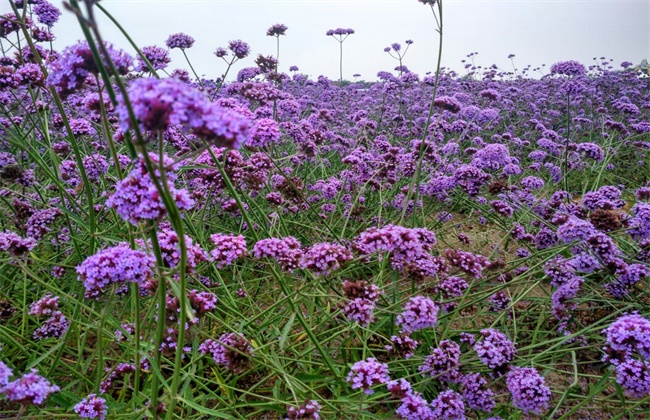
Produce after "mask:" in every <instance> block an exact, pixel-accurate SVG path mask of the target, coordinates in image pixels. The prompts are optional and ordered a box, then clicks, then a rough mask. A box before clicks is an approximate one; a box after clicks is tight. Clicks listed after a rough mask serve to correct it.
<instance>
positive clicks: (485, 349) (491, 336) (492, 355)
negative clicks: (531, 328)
mask: <svg viewBox="0 0 650 420" xmlns="http://www.w3.org/2000/svg"><path fill="white" fill-rule="evenodd" d="M481 335H482V336H483V338H482V339H481V340H479V341H477V342H476V344H474V350H476V353H478V357H479V359H481V361H482V362H483V364H485V365H486V366H487V367H489V368H492V369H499V368H501V367H503V366H504V365H505V364H506V363H508V362H510V361H512V360H513V359H514V358H515V354H516V353H517V349H516V348H515V346H514V344H512V342H511V341H510V340H509V339H508V337H506V335H505V334H504V333H502V332H500V331H497V330H495V329H493V328H488V329H485V330H481Z"/></svg>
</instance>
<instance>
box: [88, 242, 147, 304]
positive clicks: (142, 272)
mask: <svg viewBox="0 0 650 420" xmlns="http://www.w3.org/2000/svg"><path fill="white" fill-rule="evenodd" d="M154 264H155V260H154V257H153V256H152V255H151V254H148V253H146V252H143V251H137V250H134V249H131V248H129V244H127V243H121V244H119V245H117V246H114V247H111V248H106V249H104V250H102V251H99V252H98V253H96V254H95V255H92V256H90V257H88V258H86V260H84V262H82V263H81V264H80V265H78V266H77V274H79V276H78V280H79V281H82V282H83V283H84V286H85V287H86V295H85V296H86V297H96V296H98V295H99V294H100V293H101V292H103V291H104V289H105V288H106V287H107V286H108V285H109V284H111V283H118V284H119V283H124V282H132V283H137V284H138V285H142V284H144V283H145V282H146V281H147V280H149V279H150V278H151V277H152V276H153V271H152V268H153V267H154Z"/></svg>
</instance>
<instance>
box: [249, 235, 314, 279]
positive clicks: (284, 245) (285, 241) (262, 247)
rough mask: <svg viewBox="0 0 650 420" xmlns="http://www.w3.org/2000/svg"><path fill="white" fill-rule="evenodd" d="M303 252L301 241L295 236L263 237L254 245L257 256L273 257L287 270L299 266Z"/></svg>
mask: <svg viewBox="0 0 650 420" xmlns="http://www.w3.org/2000/svg"><path fill="white" fill-rule="evenodd" d="M302 254H303V251H302V250H301V249H300V242H298V240H297V239H296V238H294V237H293V236H287V237H285V238H282V239H280V238H268V239H262V240H260V241H258V242H257V243H256V244H255V245H254V246H253V256H254V257H255V258H272V259H274V260H276V261H277V262H278V263H279V264H280V267H282V269H283V270H287V271H293V270H295V269H296V268H298V266H299V262H300V259H301V258H302Z"/></svg>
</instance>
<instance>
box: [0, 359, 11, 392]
mask: <svg viewBox="0 0 650 420" xmlns="http://www.w3.org/2000/svg"><path fill="white" fill-rule="evenodd" d="M13 375H14V373H13V371H12V370H11V368H10V367H9V366H7V365H6V364H5V363H4V362H3V361H2V360H0V387H3V386H5V385H7V384H8V383H9V378H11V377H12V376H13Z"/></svg>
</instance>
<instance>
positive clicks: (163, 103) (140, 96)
mask: <svg viewBox="0 0 650 420" xmlns="http://www.w3.org/2000/svg"><path fill="white" fill-rule="evenodd" d="M128 96H129V100H130V102H131V105H132V107H133V112H134V113H135V116H136V117H137V119H138V123H139V127H140V130H142V131H165V130H167V129H168V128H169V127H170V126H175V125H185V126H187V127H189V129H190V130H191V131H192V132H193V133H194V134H195V135H197V136H199V137H201V138H203V139H205V140H206V141H208V142H210V143H213V144H216V145H218V146H224V147H229V148H233V149H238V148H240V147H241V145H243V144H244V143H245V142H246V140H247V139H248V132H249V130H250V128H251V121H250V118H249V117H248V116H247V115H244V114H243V113H241V112H238V111H237V110H235V109H232V108H227V107H222V106H220V105H219V104H218V103H216V102H210V101H209V100H208V98H207V97H206V96H205V95H204V94H203V93H202V92H200V91H199V90H197V89H195V88H192V87H189V86H188V85H187V84H186V83H183V82H182V81H180V80H178V79H175V78H168V79H156V78H153V77H152V78H142V79H137V80H134V81H133V82H131V84H130V85H129V89H128ZM116 111H117V113H118V115H119V118H120V129H121V130H122V131H124V132H126V131H128V130H129V129H131V128H133V127H132V126H131V119H130V115H129V109H128V107H127V106H126V105H125V102H124V98H121V99H120V102H119V104H118V106H117V108H116Z"/></svg>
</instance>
